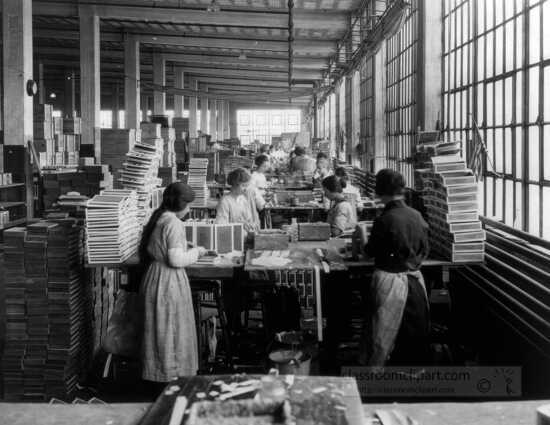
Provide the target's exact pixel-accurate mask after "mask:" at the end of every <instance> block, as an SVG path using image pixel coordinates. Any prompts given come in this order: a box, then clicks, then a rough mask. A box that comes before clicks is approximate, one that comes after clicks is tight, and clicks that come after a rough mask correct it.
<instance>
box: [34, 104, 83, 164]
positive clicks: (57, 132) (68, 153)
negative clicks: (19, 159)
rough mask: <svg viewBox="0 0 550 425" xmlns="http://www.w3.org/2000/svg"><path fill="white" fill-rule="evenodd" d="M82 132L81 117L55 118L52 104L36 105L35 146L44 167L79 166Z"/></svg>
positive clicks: (40, 162)
mask: <svg viewBox="0 0 550 425" xmlns="http://www.w3.org/2000/svg"><path fill="white" fill-rule="evenodd" d="M81 132H82V122H81V119H80V118H78V117H72V118H61V117H55V118H54V117H53V108H52V105H49V104H37V105H35V107H34V147H35V149H36V152H37V155H38V160H39V164H40V166H41V167H42V168H47V167H56V168H59V167H76V166H78V164H79V162H80V155H79V151H80V142H81Z"/></svg>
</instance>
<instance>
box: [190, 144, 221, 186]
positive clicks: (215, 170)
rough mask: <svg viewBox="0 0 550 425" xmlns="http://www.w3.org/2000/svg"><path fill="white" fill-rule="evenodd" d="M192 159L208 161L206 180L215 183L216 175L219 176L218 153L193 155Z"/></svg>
mask: <svg viewBox="0 0 550 425" xmlns="http://www.w3.org/2000/svg"><path fill="white" fill-rule="evenodd" d="M191 157H193V158H206V159H208V172H207V174H206V179H207V180H208V181H213V180H214V179H215V177H216V174H219V172H220V161H219V154H218V151H212V152H200V153H192V154H191Z"/></svg>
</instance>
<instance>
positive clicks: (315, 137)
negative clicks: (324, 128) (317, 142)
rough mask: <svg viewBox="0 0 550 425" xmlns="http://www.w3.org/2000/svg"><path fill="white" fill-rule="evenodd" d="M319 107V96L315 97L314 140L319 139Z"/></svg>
mask: <svg viewBox="0 0 550 425" xmlns="http://www.w3.org/2000/svg"><path fill="white" fill-rule="evenodd" d="M318 107H319V105H318V104H317V95H316V94H314V95H313V138H314V139H317V138H318V137H319V110H318Z"/></svg>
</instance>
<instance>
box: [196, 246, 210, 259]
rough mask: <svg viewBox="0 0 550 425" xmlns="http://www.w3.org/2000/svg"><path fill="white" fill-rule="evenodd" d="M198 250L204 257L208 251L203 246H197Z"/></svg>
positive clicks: (200, 255)
mask: <svg viewBox="0 0 550 425" xmlns="http://www.w3.org/2000/svg"><path fill="white" fill-rule="evenodd" d="M197 250H198V252H199V258H200V257H204V256H205V255H206V254H207V253H208V251H207V249H206V248H203V247H202V246H199V247H197Z"/></svg>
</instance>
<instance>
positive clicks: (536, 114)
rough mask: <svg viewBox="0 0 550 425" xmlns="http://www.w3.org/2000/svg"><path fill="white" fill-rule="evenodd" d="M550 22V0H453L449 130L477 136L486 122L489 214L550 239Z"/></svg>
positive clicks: (447, 69)
mask: <svg viewBox="0 0 550 425" xmlns="http://www.w3.org/2000/svg"><path fill="white" fill-rule="evenodd" d="M549 23H550V0H542V1H541V0H504V1H503V0H484V1H479V0H445V10H444V16H443V32H444V38H443V41H444V43H443V53H444V54H443V78H444V82H443V110H444V122H445V130H446V132H445V136H446V138H447V139H448V140H461V141H463V142H464V141H466V140H470V139H471V138H472V128H473V126H474V124H475V123H477V124H478V126H479V128H480V130H481V135H482V137H483V139H484V141H485V143H486V145H487V150H488V154H489V157H490V158H491V161H490V162H489V161H487V162H486V164H485V173H484V174H485V179H484V183H483V185H482V188H481V191H482V193H483V205H482V213H483V214H484V215H486V216H490V217H496V218H497V219H499V220H503V221H504V222H505V223H507V224H509V225H511V226H514V227H517V228H519V229H523V230H525V231H528V232H530V233H532V234H535V235H538V236H542V237H545V238H550V24H549ZM474 120H475V121H474ZM491 162H492V163H493V164H494V169H493V167H492V164H491Z"/></svg>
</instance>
